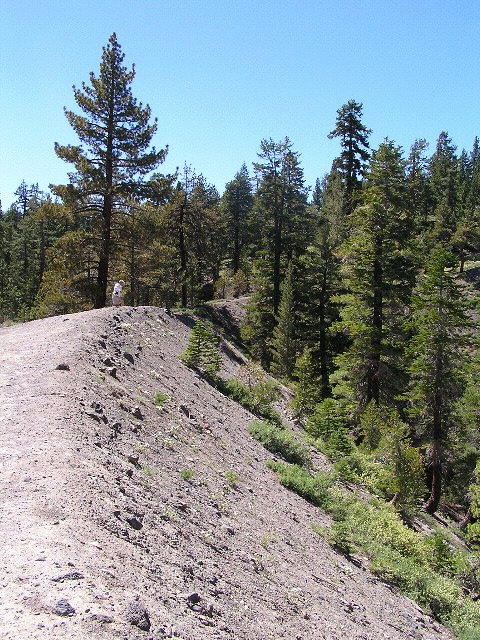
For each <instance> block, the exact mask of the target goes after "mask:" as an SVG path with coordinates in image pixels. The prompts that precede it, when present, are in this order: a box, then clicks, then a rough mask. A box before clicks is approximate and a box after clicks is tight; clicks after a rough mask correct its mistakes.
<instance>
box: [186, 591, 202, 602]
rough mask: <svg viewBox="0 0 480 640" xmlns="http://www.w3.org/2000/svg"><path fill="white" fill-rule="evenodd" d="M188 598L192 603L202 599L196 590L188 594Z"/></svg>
mask: <svg viewBox="0 0 480 640" xmlns="http://www.w3.org/2000/svg"><path fill="white" fill-rule="evenodd" d="M187 600H188V602H189V603H190V604H198V603H199V602H200V600H201V597H200V596H199V595H198V593H196V592H194V593H191V594H190V595H189V596H188V598H187Z"/></svg>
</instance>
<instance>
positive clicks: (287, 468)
mask: <svg viewBox="0 0 480 640" xmlns="http://www.w3.org/2000/svg"><path fill="white" fill-rule="evenodd" d="M267 467H268V468H269V469H272V471H275V473H276V474H277V475H278V479H279V481H280V484H281V485H282V486H283V487H285V488H286V489H290V491H294V492H295V493H297V494H298V495H299V496H301V497H302V498H304V499H305V500H307V501H308V502H310V503H311V504H314V505H315V506H316V507H321V508H322V509H325V510H328V508H329V506H330V504H331V498H332V494H331V493H330V488H331V487H332V485H333V482H334V478H333V476H332V475H331V474H328V473H322V472H319V473H316V474H315V475H312V474H311V473H310V472H309V471H308V470H307V469H305V468H304V467H301V466H299V465H298V464H292V465H289V464H284V463H283V462H272V461H268V462H267Z"/></svg>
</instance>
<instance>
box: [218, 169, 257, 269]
mask: <svg viewBox="0 0 480 640" xmlns="http://www.w3.org/2000/svg"><path fill="white" fill-rule="evenodd" d="M252 204H253V194H252V185H251V183H250V177H249V175H248V169H247V166H246V165H245V164H243V165H242V167H241V169H240V171H238V172H237V173H236V174H235V177H234V179H233V180H231V181H230V182H229V183H228V184H227V185H226V187H225V192H224V194H223V196H222V208H223V211H224V214H225V216H226V224H227V229H228V244H229V246H230V247H231V261H230V262H231V269H232V272H233V274H236V273H237V271H238V270H239V269H240V267H241V265H242V260H243V253H244V249H245V246H246V244H247V241H248V224H247V223H248V219H249V217H250V212H251V209H252Z"/></svg>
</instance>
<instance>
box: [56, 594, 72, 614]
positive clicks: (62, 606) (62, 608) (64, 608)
mask: <svg viewBox="0 0 480 640" xmlns="http://www.w3.org/2000/svg"><path fill="white" fill-rule="evenodd" d="M53 613H55V614H56V615H57V616H73V615H75V609H74V608H73V607H72V605H71V604H70V603H69V602H68V601H67V600H65V598H62V599H61V600H59V601H58V602H57V604H56V605H55V608H54V610H53Z"/></svg>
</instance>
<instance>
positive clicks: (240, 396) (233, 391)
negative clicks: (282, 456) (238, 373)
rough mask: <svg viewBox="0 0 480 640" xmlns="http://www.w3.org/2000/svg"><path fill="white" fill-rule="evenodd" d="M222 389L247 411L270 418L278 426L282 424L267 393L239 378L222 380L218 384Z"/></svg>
mask: <svg viewBox="0 0 480 640" xmlns="http://www.w3.org/2000/svg"><path fill="white" fill-rule="evenodd" d="M218 386H219V388H220V390H221V391H222V392H223V393H224V394H225V395H226V396H228V397H229V398H231V399H232V400H235V402H238V404H240V405H242V407H244V408H245V409H247V411H250V412H251V413H253V414H255V415H257V416H259V417H260V418H264V419H265V420H268V422H272V423H273V424H276V425H278V426H281V424H282V418H281V417H280V414H279V413H278V412H277V411H275V409H273V407H271V406H270V404H269V402H267V399H266V398H267V397H269V396H267V395H263V394H262V392H261V391H258V389H257V390H256V387H253V388H252V389H250V388H249V387H247V385H246V384H244V383H243V382H241V381H240V380H238V379H237V378H231V379H230V380H220V381H219V384H218Z"/></svg>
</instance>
